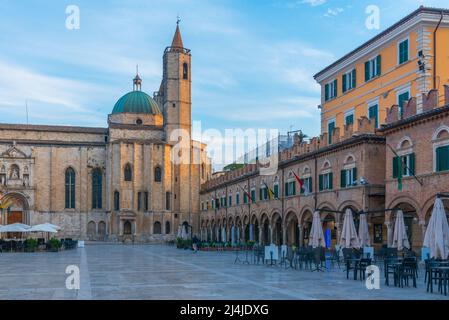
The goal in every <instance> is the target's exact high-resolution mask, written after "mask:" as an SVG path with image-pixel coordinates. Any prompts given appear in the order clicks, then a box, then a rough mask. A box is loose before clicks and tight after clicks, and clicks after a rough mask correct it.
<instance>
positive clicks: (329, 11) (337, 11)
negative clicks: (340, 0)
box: [324, 8, 345, 18]
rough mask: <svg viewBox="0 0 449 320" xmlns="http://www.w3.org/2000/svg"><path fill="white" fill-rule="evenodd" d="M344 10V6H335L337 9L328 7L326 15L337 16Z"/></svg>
mask: <svg viewBox="0 0 449 320" xmlns="http://www.w3.org/2000/svg"><path fill="white" fill-rule="evenodd" d="M343 11H345V9H343V8H335V9H330V8H329V9H327V11H326V13H325V14H324V16H325V17H328V18H329V17H336V16H338V15H339V14H340V13H342V12H343Z"/></svg>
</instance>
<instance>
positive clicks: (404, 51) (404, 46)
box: [398, 39, 408, 64]
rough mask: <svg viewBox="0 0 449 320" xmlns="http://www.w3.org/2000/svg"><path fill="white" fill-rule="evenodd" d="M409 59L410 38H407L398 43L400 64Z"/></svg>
mask: <svg viewBox="0 0 449 320" xmlns="http://www.w3.org/2000/svg"><path fill="white" fill-rule="evenodd" d="M407 61H408V39H405V40H403V41H401V42H399V44H398V64H403V63H404V62H407Z"/></svg>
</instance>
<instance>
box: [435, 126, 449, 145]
mask: <svg viewBox="0 0 449 320" xmlns="http://www.w3.org/2000/svg"><path fill="white" fill-rule="evenodd" d="M444 131H445V132H446V134H447V135H449V126H446V125H442V126H440V127H438V129H436V130H435V131H434V133H433V134H432V141H435V140H439V139H441V134H442V133H443V134H444Z"/></svg>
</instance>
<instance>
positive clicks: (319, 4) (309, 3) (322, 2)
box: [301, 0, 326, 7]
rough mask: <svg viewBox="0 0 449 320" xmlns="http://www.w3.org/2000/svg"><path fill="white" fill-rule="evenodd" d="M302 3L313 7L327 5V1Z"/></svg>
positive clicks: (314, 0) (317, 0)
mask: <svg viewBox="0 0 449 320" xmlns="http://www.w3.org/2000/svg"><path fill="white" fill-rule="evenodd" d="M301 3H305V4H308V5H311V6H312V7H317V6H321V5H323V4H325V3H326V0H302V1H301Z"/></svg>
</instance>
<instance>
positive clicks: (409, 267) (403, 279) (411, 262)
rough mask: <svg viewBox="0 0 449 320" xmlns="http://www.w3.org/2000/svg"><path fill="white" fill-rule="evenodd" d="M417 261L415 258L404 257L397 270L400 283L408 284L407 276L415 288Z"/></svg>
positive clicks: (402, 285)
mask: <svg viewBox="0 0 449 320" xmlns="http://www.w3.org/2000/svg"><path fill="white" fill-rule="evenodd" d="M416 277H417V261H416V258H405V259H404V261H402V266H401V268H400V271H399V278H400V285H401V287H404V284H405V285H406V286H408V283H409V278H411V279H412V280H413V287H414V288H416Z"/></svg>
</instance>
